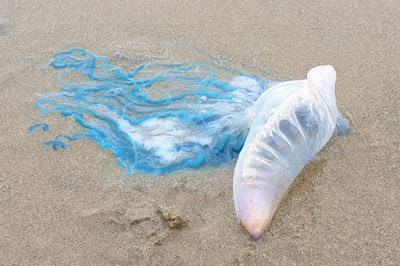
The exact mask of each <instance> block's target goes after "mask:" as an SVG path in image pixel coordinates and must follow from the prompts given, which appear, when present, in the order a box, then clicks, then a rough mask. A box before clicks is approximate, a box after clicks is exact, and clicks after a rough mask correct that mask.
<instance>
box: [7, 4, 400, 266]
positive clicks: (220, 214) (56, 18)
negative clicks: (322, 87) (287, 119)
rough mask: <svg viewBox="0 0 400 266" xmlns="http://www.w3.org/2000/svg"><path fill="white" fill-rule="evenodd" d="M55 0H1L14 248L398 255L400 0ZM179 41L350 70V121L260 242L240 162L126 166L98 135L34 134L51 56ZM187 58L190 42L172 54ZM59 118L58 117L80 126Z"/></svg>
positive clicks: (139, 253) (31, 252)
mask: <svg viewBox="0 0 400 266" xmlns="http://www.w3.org/2000/svg"><path fill="white" fill-rule="evenodd" d="M58 2H59V3H58V4H54V2H53V1H35V2H33V1H11V0H5V1H3V2H2V4H1V9H0V132H1V133H0V165H1V172H0V211H1V215H0V261H1V264H4V265H235V264H238V265H396V264H398V263H399V261H400V255H399V254H400V243H399V239H400V233H399V232H400V200H399V198H400V197H399V195H400V174H399V172H400V152H399V151H400V89H399V87H400V85H399V84H400V75H399V70H400V68H399V62H400V17H399V15H398V14H399V12H400V4H399V1H396V0H393V1H361V0H359V1H351V3H349V1H345V0H338V1H329V3H326V4H322V3H315V2H316V1H310V0H307V1H301V2H302V3H301V4H300V3H299V2H300V1H293V0H290V1H195V2H194V1H177V0H174V1H112V2H110V1H101V3H99V2H100V1H77V0H71V1H58ZM323 2H328V1H323ZM176 42H189V43H194V44H196V45H197V46H199V47H201V48H203V49H204V50H206V51H208V52H210V53H212V54H214V55H217V56H221V57H223V58H225V60H226V61H225V62H227V63H228V64H229V63H231V64H232V65H234V66H238V65H247V66H249V65H255V66H261V67H265V68H267V69H271V70H273V71H275V72H276V73H278V74H280V75H286V76H289V77H292V78H296V79H303V78H305V75H306V73H307V71H308V69H309V68H311V67H313V66H315V65H319V64H332V65H333V66H335V68H336V70H337V73H338V75H337V102H338V106H339V108H340V110H341V111H342V112H343V113H344V115H345V116H346V117H348V118H349V119H350V121H351V133H350V134H349V135H348V136H345V137H339V138H336V139H334V140H333V141H331V142H330V143H329V144H328V145H327V146H326V147H325V148H324V149H323V150H322V151H321V152H320V153H319V154H318V156H317V157H316V158H315V160H314V161H313V162H311V163H310V164H309V165H308V166H307V167H306V168H305V169H304V171H303V172H302V174H301V175H300V176H299V177H298V179H297V180H296V182H295V183H294V184H293V186H292V187H291V189H290V191H289V193H288V194H287V196H286V197H285V199H284V200H283V202H282V204H281V205H280V207H279V208H278V211H277V213H276V215H275V218H274V220H273V223H272V225H271V227H270V229H269V230H268V231H267V232H266V233H265V234H264V235H263V237H262V239H261V240H260V242H259V243H256V244H255V243H252V242H251V241H250V240H249V236H248V235H247V233H246V232H245V231H244V230H243V229H242V227H241V226H240V224H239V223H238V220H237V218H236V217H235V214H234V208H233V201H232V175H233V166H234V162H231V163H228V164H225V165H223V166H221V167H218V168H212V167H206V168H204V169H202V170H188V171H182V172H179V173H174V174H171V175H167V176H162V177H153V176H148V175H144V174H135V175H127V174H126V173H125V172H124V170H123V169H121V168H119V167H118V166H117V164H116V162H115V158H114V156H113V155H112V154H111V152H109V151H106V150H101V149H100V148H98V146H97V145H96V144H95V143H94V142H92V141H89V140H80V141H77V142H75V143H72V145H71V146H70V149H68V150H67V151H61V152H54V151H53V150H51V149H49V148H48V147H46V146H44V145H43V143H44V141H46V140H48V139H49V137H50V135H49V134H43V133H39V134H35V135H32V136H29V135H28V134H27V129H28V127H29V126H30V125H31V124H32V122H33V121H32V119H31V118H32V117H33V116H34V115H37V114H38V112H37V110H36V109H35V107H34V101H35V100H36V98H35V93H47V92H51V91H55V90H58V88H59V87H58V86H59V84H58V83H57V81H56V74H57V71H55V70H53V69H42V68H41V66H43V65H45V64H46V63H47V62H48V61H49V60H50V59H51V58H52V56H53V54H54V53H55V52H59V51H62V50H65V49H69V48H72V47H82V48H86V49H88V50H90V51H92V52H94V53H96V54H98V55H106V56H110V57H112V56H113V52H114V51H116V50H118V51H123V52H124V53H125V54H127V55H138V56H155V57H157V56H160V57H162V56H164V55H165V54H166V47H169V46H170V45H171V43H176ZM167 50H168V49H167ZM189 59H196V55H195V54H193V53H191V52H186V51H185V49H179V51H178V52H176V53H174V54H168V60H174V61H180V60H189ZM67 121H68V122H67ZM50 122H51V123H52V125H53V127H52V130H54V132H60V131H65V130H71V129H72V128H73V127H74V124H73V122H71V121H69V120H68V119H65V118H60V117H57V116H53V117H51V118H50ZM171 223H172V224H175V225H177V226H175V227H178V228H171V227H174V226H171ZM187 223H188V224H187Z"/></svg>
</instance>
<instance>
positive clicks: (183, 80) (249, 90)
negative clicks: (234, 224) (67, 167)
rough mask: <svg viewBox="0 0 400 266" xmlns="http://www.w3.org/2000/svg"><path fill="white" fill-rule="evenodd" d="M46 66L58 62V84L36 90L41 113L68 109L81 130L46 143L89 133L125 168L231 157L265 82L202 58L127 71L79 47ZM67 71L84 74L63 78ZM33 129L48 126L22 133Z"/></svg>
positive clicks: (164, 167)
mask: <svg viewBox="0 0 400 266" xmlns="http://www.w3.org/2000/svg"><path fill="white" fill-rule="evenodd" d="M51 66H52V67H54V68H57V69H62V72H61V73H60V80H61V81H62V83H63V84H62V86H61V91H59V92H53V93H50V94H46V95H39V100H38V101H37V102H36V107H37V108H38V109H39V110H40V111H41V116H40V117H41V119H43V118H44V117H45V116H46V114H48V113H50V112H54V113H60V114H61V115H63V116H72V117H74V118H75V121H76V122H77V123H79V125H80V126H81V127H82V131H80V132H76V133H74V134H72V135H67V134H60V135H58V136H56V137H55V139H53V140H51V141H48V142H46V145H48V146H52V147H53V148H54V149H55V150H57V149H66V148H67V147H68V146H67V143H66V141H73V140H77V139H80V138H90V139H93V140H95V141H96V142H97V143H98V144H99V146H100V147H101V148H103V149H111V150H112V151H113V152H114V154H115V156H116V157H117V158H118V163H119V164H120V165H121V166H122V167H124V168H125V169H126V170H127V171H128V172H129V173H132V172H134V171H136V170H139V171H143V172H147V173H152V174H163V173H168V172H171V171H175V170H178V169H181V168H184V167H193V168H196V167H199V166H201V165H204V164H213V165H216V164H219V163H221V162H224V161H227V160H229V159H231V158H232V157H233V156H235V154H237V153H238V152H239V151H240V149H241V148H242V146H243V143H244V141H245V138H246V136H247V131H248V125H247V123H246V110H247V109H248V108H249V107H250V106H251V105H252V104H253V103H254V101H255V100H256V99H257V98H258V96H259V95H260V94H261V93H262V92H263V91H264V90H266V89H267V88H268V86H269V82H268V81H267V80H264V79H262V78H260V77H258V76H255V75H251V74H248V73H244V72H240V71H237V70H233V69H230V68H226V67H223V66H221V65H218V64H215V63H212V62H203V61H199V62H183V63H160V62H147V63H144V64H140V65H137V66H136V67H134V68H133V69H132V70H129V71H126V70H123V69H122V68H119V67H116V66H114V65H112V64H111V62H110V59H109V58H107V57H104V56H95V55H94V54H92V53H90V52H88V51H86V50H84V49H72V50H68V51H64V52H60V53H57V54H55V56H54V59H53V61H52V62H51ZM71 72H72V74H75V75H76V74H78V75H79V76H80V77H81V78H80V79H81V80H82V79H84V80H86V81H85V82H71V81H67V80H66V76H67V75H69V74H71ZM225 74H229V75H231V76H232V77H233V78H230V79H229V80H228V79H226V78H224V77H223V76H224V75H225ZM153 94H154V95H156V96H158V97H156V96H152V95H153ZM160 95H161V96H160ZM38 128H42V129H43V130H44V131H48V130H49V126H48V125H47V124H46V123H40V124H36V125H33V126H32V127H31V128H30V129H29V132H33V131H35V130H36V129H38Z"/></svg>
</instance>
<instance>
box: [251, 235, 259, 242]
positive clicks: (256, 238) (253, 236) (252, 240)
mask: <svg viewBox="0 0 400 266" xmlns="http://www.w3.org/2000/svg"><path fill="white" fill-rule="evenodd" d="M260 238H261V235H259V236H257V235H252V236H251V242H256V243H257V242H258V240H260Z"/></svg>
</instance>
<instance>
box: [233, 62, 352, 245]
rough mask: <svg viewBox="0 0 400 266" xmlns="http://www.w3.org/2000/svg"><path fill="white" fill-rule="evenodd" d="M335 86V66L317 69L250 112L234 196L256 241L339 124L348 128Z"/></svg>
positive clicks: (265, 96) (287, 84)
mask: <svg viewBox="0 0 400 266" xmlns="http://www.w3.org/2000/svg"><path fill="white" fill-rule="evenodd" d="M335 81H336V72H335V70H334V68H333V67H332V66H320V67H316V68H313V69H311V70H310V71H309V72H308V75H307V79H306V80H299V81H288V82H283V83H280V84H278V85H276V86H273V87H271V88H270V89H268V90H267V91H265V92H264V93H263V94H262V95H261V96H260V98H259V99H258V100H257V102H256V103H255V105H254V106H253V107H251V108H250V109H249V110H248V111H249V112H250V115H248V116H249V117H253V119H252V123H251V127H250V131H249V134H248V137H247V139H246V142H245V144H244V146H243V149H242V151H241V152H240V154H239V158H238V161H237V164H236V167H235V172H234V181H233V194H234V203H235V210H236V213H237V216H238V218H239V219H240V221H241V223H242V224H243V225H244V227H245V228H246V230H247V231H248V232H249V233H250V234H251V236H252V239H253V240H258V239H259V237H260V236H261V234H262V233H263V231H264V230H265V229H266V227H267V226H268V225H269V223H270V222H271V219H272V217H273V215H274V213H275V211H276V208H277V206H278V204H279V202H280V200H281V199H282V197H283V195H284V193H285V192H286V191H287V189H288V187H289V186H290V184H291V183H292V182H293V181H294V179H295V178H296V177H297V175H298V174H299V173H300V171H301V170H302V169H303V167H304V166H305V165H306V164H307V162H308V161H309V160H311V159H312V158H313V157H314V156H315V155H316V154H317V153H318V152H319V151H320V150H321V149H322V148H323V147H324V145H325V144H326V143H327V142H328V141H329V139H330V138H331V136H332V135H334V132H335V128H337V126H336V124H337V122H338V121H339V124H342V123H343V121H344V120H343V119H342V118H341V117H339V112H338V109H337V106H336V99H335ZM338 119H339V120H338ZM341 131H343V129H341Z"/></svg>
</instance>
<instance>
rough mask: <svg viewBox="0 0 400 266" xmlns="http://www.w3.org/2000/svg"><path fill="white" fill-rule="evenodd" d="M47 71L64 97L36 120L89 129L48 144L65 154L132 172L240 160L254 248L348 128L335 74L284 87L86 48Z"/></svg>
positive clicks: (208, 67)
mask: <svg viewBox="0 0 400 266" xmlns="http://www.w3.org/2000/svg"><path fill="white" fill-rule="evenodd" d="M50 66H52V67H54V68H56V69H62V71H61V73H60V74H59V78H60V81H61V82H62V86H61V91H59V92H53V93H49V94H44V95H39V99H38V100H37V102H36V107H37V108H38V109H39V110H40V111H41V114H40V116H39V118H40V119H44V117H45V116H46V115H47V114H49V113H59V114H61V115H63V116H67V117H69V116H71V117H74V118H75V121H76V122H77V123H78V124H79V125H80V126H81V128H82V130H81V131H79V132H75V133H73V134H59V135H57V136H56V137H55V139H53V140H50V141H48V142H46V143H45V144H46V145H47V146H51V147H53V149H55V150H58V149H67V147H68V145H67V143H66V141H74V140H77V139H81V138H89V139H92V140H94V141H96V142H97V143H98V144H99V146H100V147H101V148H103V149H110V150H112V151H113V153H114V154H115V156H116V157H117V159H118V163H119V165H121V166H122V167H124V168H125V169H126V170H127V171H128V172H129V173H133V172H135V171H142V172H146V173H150V174H165V173H170V172H173V171H176V170H179V169H182V168H185V167H192V168H198V167H200V166H202V165H205V164H210V165H218V164H220V163H222V162H226V161H228V160H230V159H232V158H234V157H235V156H236V155H237V154H239V153H240V154H239V157H238V161H237V164H236V167H235V173H234V191H233V194H234V203H235V209H236V213H237V215H238V217H239V219H240V221H241V222H242V224H243V225H244V227H245V228H246V229H247V230H248V231H249V232H250V234H251V235H252V239H253V240H258V238H259V237H260V236H261V234H262V233H263V231H264V230H265V228H266V227H267V225H268V224H269V223H270V221H271V219H272V217H273V215H274V213H275V210H276V208H277V206H278V203H279V201H280V200H281V198H282V196H283V195H284V193H285V191H286V190H287V188H288V187H289V186H290V184H291V183H292V182H293V180H294V179H295V178H296V176H297V175H298V174H299V173H300V171H301V170H302V168H303V167H304V166H305V165H306V164H307V162H308V161H309V160H311V159H312V158H313V156H314V155H315V154H316V153H318V152H319V150H321V149H322V148H323V146H324V145H325V144H326V143H327V142H328V140H329V139H330V138H331V137H334V136H336V135H338V134H343V133H346V131H347V130H348V122H347V120H345V119H343V118H342V117H341V115H340V113H339V112H338V109H337V106H336V100H335V87H334V86H335V80H336V72H335V70H334V69H333V67H331V66H322V67H316V68H313V69H311V70H310V71H309V73H308V76H307V80H301V81H288V82H281V83H279V82H277V81H276V80H267V79H264V78H261V77H259V76H257V75H253V74H250V73H246V72H242V71H238V70H235V69H231V68H227V67H224V66H222V65H219V64H215V63H212V62H206V61H195V62H183V63H160V62H147V63H143V64H139V65H137V66H135V67H134V68H133V69H132V70H129V71H127V70H124V69H122V68H119V67H116V66H114V65H113V64H111V61H110V59H109V58H107V57H103V56H96V55H94V54H92V53H90V52H88V51H86V50H84V49H71V50H68V51H64V52H60V53H57V54H55V55H54V59H53V60H52V62H51V63H50ZM69 75H73V77H74V79H73V80H82V79H84V80H85V81H84V82H75V81H74V82H71V81H68V78H67V77H68V76H69ZM228 76H229V77H228ZM153 95H155V96H153ZM40 128H41V129H42V130H43V131H49V125H48V124H47V123H38V124H35V125H33V126H31V127H30V128H29V133H32V132H34V131H36V130H37V129H40Z"/></svg>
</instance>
